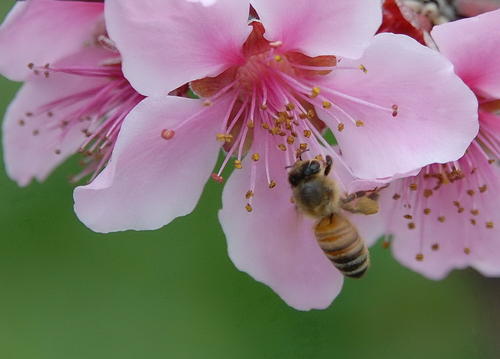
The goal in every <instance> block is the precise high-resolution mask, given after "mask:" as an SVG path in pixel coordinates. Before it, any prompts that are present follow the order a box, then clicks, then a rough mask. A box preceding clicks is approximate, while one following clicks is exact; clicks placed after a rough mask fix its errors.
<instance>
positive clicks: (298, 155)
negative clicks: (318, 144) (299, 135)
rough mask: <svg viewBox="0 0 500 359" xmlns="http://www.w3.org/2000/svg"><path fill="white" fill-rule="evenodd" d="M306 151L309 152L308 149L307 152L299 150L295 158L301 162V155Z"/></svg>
mask: <svg viewBox="0 0 500 359" xmlns="http://www.w3.org/2000/svg"><path fill="white" fill-rule="evenodd" d="M307 151H309V148H308V149H307V150H301V151H300V152H297V157H296V158H297V159H298V160H299V161H302V154H303V153H305V152H307Z"/></svg>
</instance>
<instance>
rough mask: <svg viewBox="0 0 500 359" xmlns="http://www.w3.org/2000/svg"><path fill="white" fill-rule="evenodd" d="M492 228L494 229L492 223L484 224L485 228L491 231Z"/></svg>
mask: <svg viewBox="0 0 500 359" xmlns="http://www.w3.org/2000/svg"><path fill="white" fill-rule="evenodd" d="M493 227H494V224H493V222H491V221H490V222H486V228H488V229H492V228H493Z"/></svg>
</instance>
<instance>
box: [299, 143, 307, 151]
mask: <svg viewBox="0 0 500 359" xmlns="http://www.w3.org/2000/svg"><path fill="white" fill-rule="evenodd" d="M299 149H300V150H301V151H306V150H307V143H301V144H300V145H299Z"/></svg>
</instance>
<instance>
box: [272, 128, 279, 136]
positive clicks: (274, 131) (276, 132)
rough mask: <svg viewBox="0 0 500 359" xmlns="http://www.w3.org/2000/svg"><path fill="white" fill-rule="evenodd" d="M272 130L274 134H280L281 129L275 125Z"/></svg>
mask: <svg viewBox="0 0 500 359" xmlns="http://www.w3.org/2000/svg"><path fill="white" fill-rule="evenodd" d="M270 132H271V133H272V134H273V135H278V134H279V133H280V132H281V130H280V129H279V127H273V128H272V129H271V130H270Z"/></svg>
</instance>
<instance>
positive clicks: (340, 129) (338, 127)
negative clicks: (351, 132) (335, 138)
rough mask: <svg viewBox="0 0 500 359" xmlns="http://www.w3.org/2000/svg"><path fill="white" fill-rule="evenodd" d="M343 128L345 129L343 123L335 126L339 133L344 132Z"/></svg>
mask: <svg viewBox="0 0 500 359" xmlns="http://www.w3.org/2000/svg"><path fill="white" fill-rule="evenodd" d="M344 128H345V125H344V124H343V123H339V124H338V126H337V130H339V132H342V131H344Z"/></svg>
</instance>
